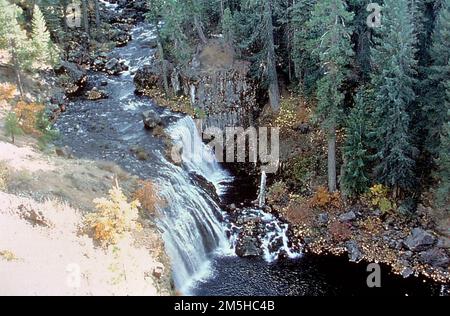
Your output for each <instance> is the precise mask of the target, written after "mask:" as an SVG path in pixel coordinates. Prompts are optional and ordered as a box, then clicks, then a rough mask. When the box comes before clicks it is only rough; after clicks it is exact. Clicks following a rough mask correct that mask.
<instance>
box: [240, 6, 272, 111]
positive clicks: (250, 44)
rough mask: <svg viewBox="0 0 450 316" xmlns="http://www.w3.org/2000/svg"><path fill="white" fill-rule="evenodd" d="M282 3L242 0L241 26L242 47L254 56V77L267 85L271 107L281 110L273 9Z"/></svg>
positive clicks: (251, 57) (252, 59)
mask: <svg viewBox="0 0 450 316" xmlns="http://www.w3.org/2000/svg"><path fill="white" fill-rule="evenodd" d="M277 1H279V0H242V2H241V10H240V12H239V21H238V25H239V27H240V28H241V30H240V42H241V44H240V46H241V48H242V49H243V50H246V51H248V52H251V53H250V55H251V56H250V57H249V59H250V60H251V61H252V62H253V75H254V76H255V77H258V78H260V79H262V81H263V82H264V83H265V85H266V86H267V91H268V95H269V102H270V106H271V108H272V110H273V111H278V110H279V108H280V90H279V83H278V74H277V55H276V52H275V39H274V21H273V8H274V7H275V6H276V5H277Z"/></svg>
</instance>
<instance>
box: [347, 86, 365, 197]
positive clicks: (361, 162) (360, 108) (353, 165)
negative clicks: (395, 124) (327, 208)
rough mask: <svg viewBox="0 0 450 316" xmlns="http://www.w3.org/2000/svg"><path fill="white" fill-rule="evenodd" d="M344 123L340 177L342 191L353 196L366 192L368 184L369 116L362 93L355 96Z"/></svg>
mask: <svg viewBox="0 0 450 316" xmlns="http://www.w3.org/2000/svg"><path fill="white" fill-rule="evenodd" d="M355 103H356V104H355V107H354V108H353V109H352V111H351V113H350V115H349V117H348V119H347V124H346V126H347V127H346V133H345V134H346V140H345V145H344V162H345V163H344V173H343V177H342V179H341V183H342V187H343V191H344V192H345V193H346V195H348V196H350V197H353V196H357V195H359V194H362V193H364V192H366V190H367V188H368V186H369V182H370V179H369V174H368V165H369V162H370V154H369V152H368V150H369V142H368V131H369V123H370V121H369V118H368V116H367V108H366V106H365V103H364V99H363V93H362V92H359V93H358V94H357V95H356V97H355Z"/></svg>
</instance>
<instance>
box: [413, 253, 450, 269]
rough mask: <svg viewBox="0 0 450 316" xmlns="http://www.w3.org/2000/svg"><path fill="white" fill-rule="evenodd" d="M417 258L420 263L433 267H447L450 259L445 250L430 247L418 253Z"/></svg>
mask: <svg viewBox="0 0 450 316" xmlns="http://www.w3.org/2000/svg"><path fill="white" fill-rule="evenodd" d="M419 260H420V261H421V262H422V263H425V264H429V265H431V266H433V267H438V268H444V269H447V268H448V266H449V263H450V259H449V257H448V255H447V253H446V252H445V250H443V249H439V248H432V249H430V250H427V251H424V252H421V253H420V254H419Z"/></svg>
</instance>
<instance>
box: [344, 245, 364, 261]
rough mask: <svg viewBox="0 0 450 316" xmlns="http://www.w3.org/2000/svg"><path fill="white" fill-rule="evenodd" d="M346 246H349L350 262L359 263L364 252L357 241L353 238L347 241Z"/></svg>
mask: <svg viewBox="0 0 450 316" xmlns="http://www.w3.org/2000/svg"><path fill="white" fill-rule="evenodd" d="M345 247H346V248H347V252H348V258H349V260H350V262H355V263H358V262H360V261H361V260H362V253H361V250H360V249H359V245H358V244H357V243H356V241H354V240H351V241H348V242H346V243H345Z"/></svg>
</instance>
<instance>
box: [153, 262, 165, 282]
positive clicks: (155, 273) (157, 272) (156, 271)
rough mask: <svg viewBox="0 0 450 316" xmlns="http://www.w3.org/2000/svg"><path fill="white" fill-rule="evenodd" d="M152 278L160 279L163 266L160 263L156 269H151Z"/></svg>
mask: <svg viewBox="0 0 450 316" xmlns="http://www.w3.org/2000/svg"><path fill="white" fill-rule="evenodd" d="M152 274H153V276H154V277H155V278H157V279H161V277H162V276H163V274H164V265H163V264H162V263H158V264H157V265H156V267H155V268H154V269H153V273H152Z"/></svg>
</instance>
